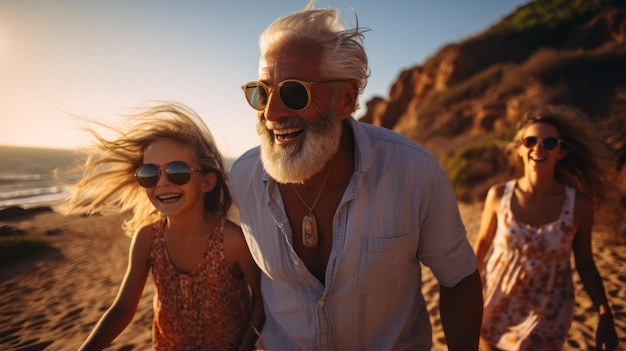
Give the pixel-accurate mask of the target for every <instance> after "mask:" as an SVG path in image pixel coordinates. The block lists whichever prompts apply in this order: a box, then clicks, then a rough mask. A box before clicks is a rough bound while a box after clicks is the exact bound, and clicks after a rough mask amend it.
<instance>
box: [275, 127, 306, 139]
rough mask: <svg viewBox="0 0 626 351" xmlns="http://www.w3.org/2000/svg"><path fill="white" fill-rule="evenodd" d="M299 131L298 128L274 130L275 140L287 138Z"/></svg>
mask: <svg viewBox="0 0 626 351" xmlns="http://www.w3.org/2000/svg"><path fill="white" fill-rule="evenodd" d="M300 131H301V129H300V128H286V129H278V130H274V135H276V137H277V138H289V137H291V136H293V135H294V134H296V133H298V132H300Z"/></svg>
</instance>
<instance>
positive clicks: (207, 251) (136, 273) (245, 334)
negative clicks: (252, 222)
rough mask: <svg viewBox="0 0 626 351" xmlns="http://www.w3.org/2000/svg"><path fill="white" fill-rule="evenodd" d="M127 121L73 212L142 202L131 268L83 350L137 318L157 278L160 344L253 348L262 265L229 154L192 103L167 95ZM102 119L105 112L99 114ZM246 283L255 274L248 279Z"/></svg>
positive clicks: (156, 340)
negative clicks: (234, 189)
mask: <svg viewBox="0 0 626 351" xmlns="http://www.w3.org/2000/svg"><path fill="white" fill-rule="evenodd" d="M128 121H129V122H130V123H131V125H130V126H129V129H128V131H124V132H122V131H120V130H117V129H114V128H112V127H108V128H110V129H113V130H114V131H116V132H118V133H119V138H118V139H116V140H106V139H105V138H103V137H101V136H100V135H99V134H97V133H96V132H95V131H94V130H93V129H89V131H90V132H91V133H92V134H93V135H94V136H95V137H96V138H97V140H98V141H99V143H98V146H97V147H96V151H95V152H93V153H92V156H91V157H90V158H89V159H88V160H87V162H86V163H85V164H84V165H83V166H81V167H79V168H76V169H74V170H73V171H77V172H82V174H83V176H82V178H81V179H80V180H79V182H78V183H77V185H76V186H75V189H74V193H73V194H72V197H71V199H70V200H69V201H68V203H67V206H66V212H67V213H72V212H73V213H77V212H78V213H89V214H93V213H104V212H108V211H110V210H114V211H116V212H124V211H127V210H130V209H132V210H133V216H132V218H130V219H129V220H127V221H126V222H125V223H124V229H125V231H126V233H127V234H129V235H132V241H131V246H130V254H129V261H128V268H127V270H126V275H125V276H124V279H123V281H122V284H121V287H120V289H119V292H118V294H117V297H116V298H115V300H114V301H113V304H112V305H111V306H110V307H109V309H108V310H107V311H106V312H105V314H104V315H103V316H102V318H101V319H100V321H99V322H98V324H97V325H96V327H95V328H94V330H93V331H92V332H91V334H90V335H89V337H88V338H87V340H86V341H85V342H84V344H83V345H82V347H81V348H80V350H101V349H103V348H104V347H105V346H107V345H109V344H110V343H111V342H112V341H113V340H114V339H115V338H116V337H117V335H119V334H120V333H121V332H122V331H123V330H124V328H126V326H127V325H128V323H130V321H131V320H132V318H133V316H134V314H135V311H136V309H137V305H138V303H139V300H140V297H141V294H142V291H143V288H144V285H145V282H146V279H147V276H148V273H149V272H150V271H152V276H153V278H154V284H155V291H154V322H153V326H152V328H153V332H152V335H153V338H152V339H153V347H154V349H155V350H251V349H253V347H254V343H255V341H256V339H257V335H256V333H255V329H256V330H259V331H260V329H261V327H262V324H263V322H264V314H263V307H262V300H261V293H260V271H259V269H258V267H257V266H256V264H255V262H254V261H253V259H252V257H251V255H250V253H249V251H248V246H247V244H246V242H245V239H244V237H243V233H242V231H241V229H240V228H239V227H238V226H237V225H235V224H233V223H232V222H229V221H228V220H226V214H227V211H228V210H229V207H230V205H231V197H230V192H229V190H228V187H227V184H226V173H225V171H224V166H223V160H222V156H221V155H220V153H219V152H218V149H217V147H216V145H215V143H214V140H213V137H212V136H211V133H210V131H209V130H208V128H207V127H206V125H205V124H204V123H203V122H202V120H201V119H200V117H199V116H197V115H196V114H195V113H194V112H193V111H191V110H190V109H189V108H187V107H185V106H183V105H180V104H164V105H160V106H156V107H153V108H150V109H147V110H146V111H144V112H142V113H138V114H136V115H131V116H128ZM96 123H97V122H96ZM246 283H247V284H246Z"/></svg>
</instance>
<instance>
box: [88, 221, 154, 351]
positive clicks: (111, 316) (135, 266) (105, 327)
mask: <svg viewBox="0 0 626 351" xmlns="http://www.w3.org/2000/svg"><path fill="white" fill-rule="evenodd" d="M151 236H152V230H151V227H149V226H147V227H144V228H143V229H141V230H140V231H139V232H138V233H137V234H136V235H135V236H133V239H132V241H131V244H130V253H129V257H128V267H127V268H126V274H125V275H124V279H123V280H122V284H121V286H120V289H119V291H118V293H117V297H116V298H115V300H114V301H113V304H112V305H111V306H110V307H109V309H108V310H107V311H106V312H105V313H104V315H103V316H102V318H100V321H99V322H98V324H97V325H96V327H95V328H94V329H93V330H92V331H91V334H89V337H88V338H87V340H86V341H85V342H84V343H83V345H82V346H81V347H80V349H79V351H87V350H89V351H91V350H102V349H104V348H105V347H106V346H108V345H109V344H110V343H111V342H112V341H113V340H114V339H115V338H116V337H117V336H118V335H119V334H120V333H121V332H122V331H123V330H124V329H125V328H126V326H127V325H128V323H130V321H131V320H132V319H133V316H134V315H135V311H136V310H137V305H138V304H139V300H140V299H141V294H142V292H143V288H144V286H145V284H146V279H147V277H148V273H149V272H150V266H149V260H150V238H151Z"/></svg>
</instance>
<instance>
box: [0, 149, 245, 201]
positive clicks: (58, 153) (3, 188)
mask: <svg viewBox="0 0 626 351" xmlns="http://www.w3.org/2000/svg"><path fill="white" fill-rule="evenodd" d="M84 160H85V155H82V154H80V153H79V152H77V151H75V150H68V149H46V148H30V147H15V146H3V145H0V210H1V209H3V208H7V207H13V206H19V207H22V208H33V207H39V206H54V205H58V204H60V203H61V202H62V201H63V200H64V199H66V198H67V197H68V196H69V194H70V192H71V189H72V185H70V184H66V183H63V182H60V181H57V180H55V179H54V177H53V172H54V170H55V169H57V168H59V169H62V170H63V169H69V168H72V167H73V166H75V165H77V164H80V163H82V162H84ZM233 162H234V159H225V165H226V168H227V169H230V166H231V165H232V163H233Z"/></svg>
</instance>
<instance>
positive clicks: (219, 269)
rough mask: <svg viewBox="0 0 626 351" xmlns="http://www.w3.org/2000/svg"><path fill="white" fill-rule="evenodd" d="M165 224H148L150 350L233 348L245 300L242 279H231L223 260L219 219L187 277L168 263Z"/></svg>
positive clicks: (240, 333) (245, 318) (245, 316)
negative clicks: (151, 293)
mask: <svg viewBox="0 0 626 351" xmlns="http://www.w3.org/2000/svg"><path fill="white" fill-rule="evenodd" d="M165 221H166V219H164V220H162V221H159V222H157V223H156V224H155V225H154V227H153V235H152V243H151V246H152V247H151V260H152V262H151V263H152V276H153V278H154V285H155V289H154V302H153V303H154V306H153V307H154V322H153V325H152V343H153V347H154V349H155V350H168V351H174V350H180V351H182V350H184V351H189V350H233V349H235V347H236V346H237V345H238V343H239V341H240V340H241V338H242V336H243V333H244V330H245V327H246V324H247V321H248V316H249V295H248V288H247V284H246V282H245V280H244V279H237V278H235V277H233V276H232V275H231V274H230V272H229V270H228V266H227V265H226V262H225V261H224V249H223V237H224V219H220V220H218V223H217V224H216V226H215V230H214V231H213V233H211V235H210V236H209V240H208V242H207V247H206V251H205V254H204V257H203V259H202V261H201V262H200V264H199V265H198V266H197V267H196V268H195V269H194V270H193V271H192V272H191V273H188V274H185V273H181V272H180V271H178V270H177V269H176V268H175V267H174V266H173V265H172V263H171V261H170V258H169V256H168V253H167V249H166V246H165V238H164V235H163V228H164V225H165Z"/></svg>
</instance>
